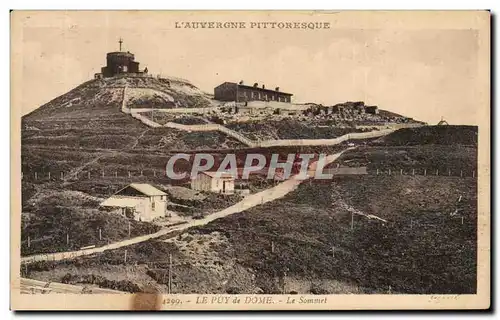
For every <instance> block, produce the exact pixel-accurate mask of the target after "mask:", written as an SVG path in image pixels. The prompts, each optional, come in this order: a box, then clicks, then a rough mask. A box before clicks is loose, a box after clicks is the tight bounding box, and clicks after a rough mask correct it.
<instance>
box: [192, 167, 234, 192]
mask: <svg viewBox="0 0 500 320" xmlns="http://www.w3.org/2000/svg"><path fill="white" fill-rule="evenodd" d="M234 180H235V178H234V177H233V175H232V174H230V173H228V172H219V173H218V172H212V171H204V172H200V173H198V174H197V175H196V176H194V177H191V189H193V190H198V191H209V192H217V193H223V194H233V193H234Z"/></svg>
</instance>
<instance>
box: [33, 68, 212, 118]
mask: <svg viewBox="0 0 500 320" xmlns="http://www.w3.org/2000/svg"><path fill="white" fill-rule="evenodd" d="M125 87H127V88H128V92H129V99H128V101H127V102H128V103H127V107H128V108H157V109H161V108H192V107H200V108H203V107H209V106H212V104H213V102H212V100H211V97H210V95H208V94H207V93H204V92H203V91H201V90H200V89H198V88H197V87H196V86H194V85H193V84H191V83H190V82H188V81H187V80H182V79H177V78H155V77H113V78H102V79H94V80H90V81H87V82H84V83H82V84H81V85H79V86H77V87H76V88H74V89H72V90H70V91H69V92H67V93H65V94H63V95H61V96H59V97H57V98H55V99H53V100H51V101H49V102H48V103H46V104H44V105H43V106H41V107H40V108H38V109H35V110H34V111H33V112H31V113H29V114H27V115H25V116H24V117H23V120H27V121H29V120H50V119H71V118H79V119H83V118H97V117H101V116H109V115H113V114H116V112H117V111H119V110H120V109H119V107H121V103H122V99H123V89H124V88H125ZM117 107H118V108H117Z"/></svg>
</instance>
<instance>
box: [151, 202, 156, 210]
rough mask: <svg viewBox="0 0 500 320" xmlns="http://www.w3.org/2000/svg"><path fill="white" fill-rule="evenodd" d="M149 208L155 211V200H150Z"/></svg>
mask: <svg viewBox="0 0 500 320" xmlns="http://www.w3.org/2000/svg"><path fill="white" fill-rule="evenodd" d="M151 210H153V211H155V202H154V201H153V202H151Z"/></svg>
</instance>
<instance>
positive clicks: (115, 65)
mask: <svg viewBox="0 0 500 320" xmlns="http://www.w3.org/2000/svg"><path fill="white" fill-rule="evenodd" d="M118 43H119V44H120V50H119V51H116V52H108V53H107V54H106V66H105V67H102V68H101V73H96V74H95V75H94V78H95V79H100V78H109V77H114V76H117V75H123V74H129V75H136V76H141V75H144V74H147V73H148V69H147V68H145V69H144V70H139V62H137V61H135V56H134V54H133V53H130V52H129V51H127V52H124V51H122V44H123V40H122V39H120V40H119V41H118Z"/></svg>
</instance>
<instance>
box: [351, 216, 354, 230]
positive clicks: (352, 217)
mask: <svg viewBox="0 0 500 320" xmlns="http://www.w3.org/2000/svg"><path fill="white" fill-rule="evenodd" d="M353 229H354V212H351V230H353Z"/></svg>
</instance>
